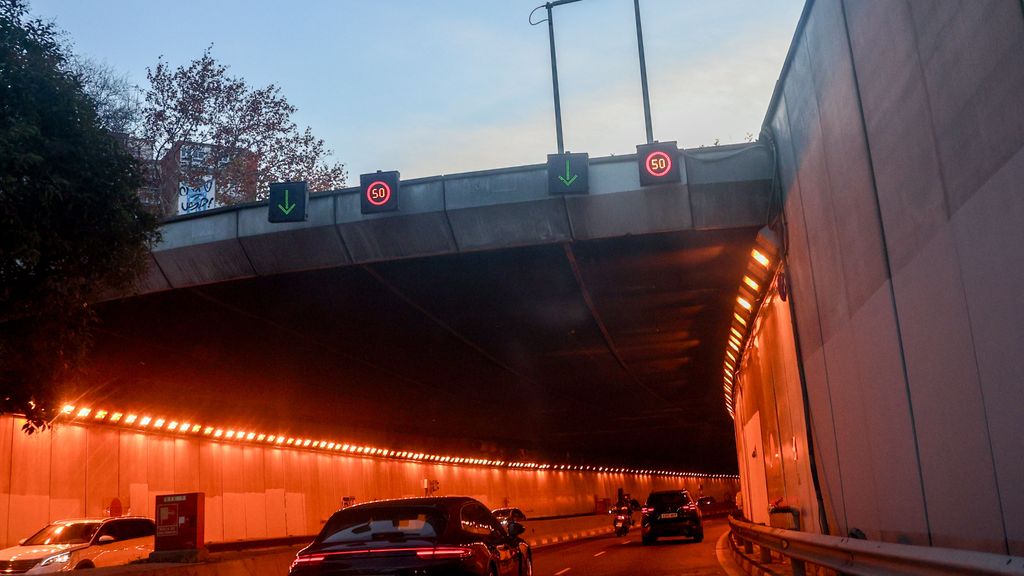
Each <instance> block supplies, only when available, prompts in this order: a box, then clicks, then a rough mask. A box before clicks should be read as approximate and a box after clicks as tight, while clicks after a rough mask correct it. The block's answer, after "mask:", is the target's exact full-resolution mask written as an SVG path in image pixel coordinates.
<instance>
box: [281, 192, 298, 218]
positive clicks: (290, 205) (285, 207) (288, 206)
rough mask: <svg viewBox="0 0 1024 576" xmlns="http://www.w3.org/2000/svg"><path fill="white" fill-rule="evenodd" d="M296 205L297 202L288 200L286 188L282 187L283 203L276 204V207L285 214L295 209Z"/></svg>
mask: <svg viewBox="0 0 1024 576" xmlns="http://www.w3.org/2000/svg"><path fill="white" fill-rule="evenodd" d="M296 206H297V204H295V203H294V202H292V203H289V202H288V189H287V188H285V189H284V204H278V205H277V207H278V208H280V209H281V212H283V213H284V215H285V216H287V215H289V214H291V213H292V210H295V207H296Z"/></svg>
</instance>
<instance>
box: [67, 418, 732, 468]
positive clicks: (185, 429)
mask: <svg viewBox="0 0 1024 576" xmlns="http://www.w3.org/2000/svg"><path fill="white" fill-rule="evenodd" d="M61 413H62V414H63V415H64V416H65V417H67V418H69V419H71V420H72V421H76V422H79V423H97V424H113V425H118V426H123V427H126V428H134V429H137V430H149V431H154V432H164V433H171V434H182V435H193V436H199V437H205V438H211V439H214V440H220V441H224V440H232V441H235V442H252V443H257V444H263V445H272V446H280V447H290V448H305V449H311V450H322V451H327V452H336V453H345V454H352V455H356V456H361V457H377V458H391V459H397V460H412V461H419V462H434V463H438V464H461V465H469V466H492V467H502V468H515V469H524V470H565V471H581V472H610V473H622V474H638V475H648V476H686V477H694V478H736V476H734V475H729V474H706V473H701V472H677V471H673V470H651V469H640V468H615V467H608V466H588V465H573V464H542V463H538V462H506V461H504V460H489V459H485V458H465V457H461V456H441V455H437V454H427V453H424V452H408V451H399V450H390V449H387V448H377V447H373V446H360V445H358V444H352V443H345V442H331V441H327V440H313V439H310V438H296V437H293V436H286V435H279V434H265V433H261V432H253V431H247V430H234V429H229V428H220V427H216V426H209V425H203V424H197V423H194V422H190V421H185V420H182V421H178V420H170V419H167V418H154V417H151V416H141V415H138V414H132V413H130V412H115V411H107V410H94V409H92V408H83V407H77V406H74V405H72V404H65V405H64V407H63V408H62V409H61Z"/></svg>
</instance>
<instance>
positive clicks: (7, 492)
mask: <svg viewBox="0 0 1024 576" xmlns="http://www.w3.org/2000/svg"><path fill="white" fill-rule="evenodd" d="M16 423H17V420H15V419H14V418H10V419H0V543H4V542H8V541H17V540H18V539H17V538H12V539H10V540H9V539H8V538H7V526H8V523H7V522H6V521H5V519H6V518H9V517H10V514H11V477H12V475H11V464H12V462H11V456H12V453H11V450H12V448H13V446H12V443H13V442H14V434H16V433H20V431H16V430H15V428H14V426H15V424H16Z"/></svg>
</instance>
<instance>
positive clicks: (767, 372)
mask: <svg viewBox="0 0 1024 576" xmlns="http://www.w3.org/2000/svg"><path fill="white" fill-rule="evenodd" d="M796 355H797V350H796V340H795V337H794V334H793V323H792V313H791V309H790V304H789V300H788V299H787V297H785V296H782V297H780V294H779V291H778V290H777V289H775V288H774V285H773V288H771V289H770V290H769V292H768V295H767V296H766V298H765V301H764V303H763V304H762V306H761V309H760V311H759V314H758V320H757V322H756V324H755V325H754V328H753V331H752V336H751V340H750V346H749V347H748V348H747V351H746V353H745V354H744V356H743V357H742V358H741V364H740V369H739V371H738V373H737V374H738V375H737V379H736V402H735V407H736V410H735V417H734V422H735V429H736V446H737V451H738V453H739V456H740V458H739V464H740V477H741V479H742V488H743V493H744V515H745V516H746V517H747V518H748V519H750V520H752V521H754V522H758V523H763V524H769V525H772V526H777V527H780V528H800V529H801V530H806V531H810V532H820V531H821V525H820V521H819V520H820V519H819V510H818V508H819V507H818V503H817V499H816V496H815V491H814V485H813V479H812V478H811V466H810V458H808V444H807V426H806V425H805V422H806V420H805V418H806V415H805V413H804V402H803V392H802V389H801V382H800V368H799V365H798V363H797V358H796ZM773 502H778V506H777V509H782V508H786V509H792V510H796V511H797V513H798V515H799V525H798V526H795V525H793V524H792V522H791V520H792V516H791V515H790V514H789V513H777V514H770V513H769V504H771V503H773Z"/></svg>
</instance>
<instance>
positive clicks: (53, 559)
mask: <svg viewBox="0 0 1024 576" xmlns="http://www.w3.org/2000/svg"><path fill="white" fill-rule="evenodd" d="M68 560H71V552H62V553H60V554H57V555H56V556H50V557H49V558H47V559H46V560H43V561H42V562H40V563H39V565H40V566H50V565H52V564H67V562H68Z"/></svg>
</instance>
